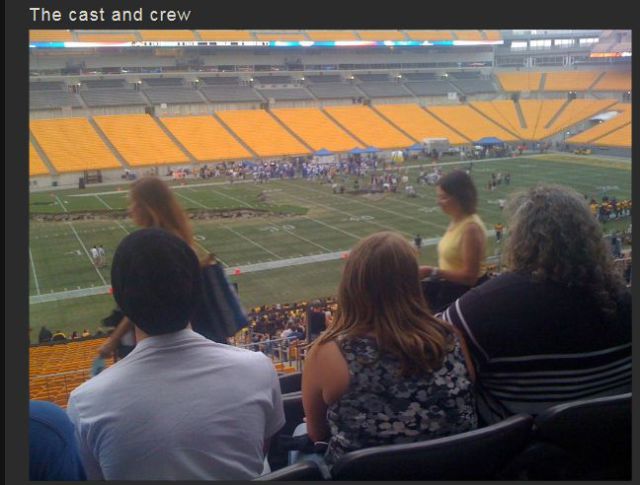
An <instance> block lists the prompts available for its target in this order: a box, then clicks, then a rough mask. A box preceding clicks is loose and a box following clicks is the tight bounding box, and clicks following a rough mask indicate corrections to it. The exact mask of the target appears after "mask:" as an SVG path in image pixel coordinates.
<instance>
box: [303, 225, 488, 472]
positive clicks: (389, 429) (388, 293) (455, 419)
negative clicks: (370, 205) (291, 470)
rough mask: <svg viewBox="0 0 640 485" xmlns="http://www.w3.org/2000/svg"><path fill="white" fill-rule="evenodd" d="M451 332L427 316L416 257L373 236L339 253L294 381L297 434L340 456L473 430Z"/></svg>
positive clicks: (465, 378)
mask: <svg viewBox="0 0 640 485" xmlns="http://www.w3.org/2000/svg"><path fill="white" fill-rule="evenodd" d="M463 345H464V344H463V342H462V341H461V339H460V338H459V337H458V335H457V334H456V332H455V330H454V329H453V327H451V326H450V325H448V324H447V323H445V322H443V321H441V320H438V319H437V318H435V317H434V316H433V315H432V314H431V312H430V311H429V308H428V307H427V304H426V302H425V300H424V297H423V295H422V292H421V289H420V282H419V278H418V255H417V250H416V249H415V248H414V247H413V246H412V245H411V244H410V243H409V242H408V241H406V240H404V238H402V236H400V235H398V234H395V233H392V232H380V233H377V234H373V235H371V236H369V237H367V238H365V239H363V240H362V241H360V242H359V243H358V244H357V245H356V246H355V248H354V249H353V250H352V251H351V253H350V254H349V257H348V259H347V261H346V265H345V268H344V272H343V275H342V280H341V282H340V286H339V290H338V308H337V311H336V315H335V319H334V321H333V322H332V323H331V325H330V326H329V327H328V329H327V330H326V331H325V332H324V333H322V334H321V335H320V337H319V338H318V339H317V340H316V341H315V342H314V344H313V345H312V346H311V349H310V351H309V355H308V357H307V359H306V362H305V367H304V372H303V376H302V399H303V405H304V410H305V415H306V425H307V433H308V435H309V438H310V439H311V440H312V441H314V442H318V441H328V447H327V452H326V455H325V460H326V463H327V464H329V465H332V464H333V463H335V461H336V460H337V459H338V458H339V457H340V456H341V455H342V454H344V453H346V452H349V451H353V450H357V449H360V448H366V447H371V446H377V445H384V444H392V443H407V442H412V441H419V440H426V439H430V438H435V437H439V436H446V435H450V434H455V433H460V432H464V431H468V430H470V429H473V428H475V427H476V426H477V420H476V413H475V401H474V394H473V390H472V387H473V385H472V380H473V370H472V368H471V365H470V363H469V361H467V360H466V358H465V350H464V347H463Z"/></svg>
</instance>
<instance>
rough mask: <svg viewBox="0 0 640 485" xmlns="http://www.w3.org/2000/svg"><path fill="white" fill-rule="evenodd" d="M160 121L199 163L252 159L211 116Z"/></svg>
mask: <svg viewBox="0 0 640 485" xmlns="http://www.w3.org/2000/svg"><path fill="white" fill-rule="evenodd" d="M160 121H161V122H162V123H163V124H164V125H165V126H166V127H167V128H168V129H169V131H171V133H173V135H174V136H175V137H176V138H177V139H178V141H179V142H180V143H182V144H183V145H184V147H185V148H186V149H187V150H188V151H189V153H191V154H192V155H193V156H194V157H195V158H196V159H197V160H198V161H200V162H207V161H218V160H236V159H240V158H251V157H252V155H251V154H250V153H249V152H248V151H247V150H246V149H245V148H244V147H243V146H242V145H241V144H240V143H239V142H238V141H237V140H236V139H235V138H234V137H233V136H232V135H231V134H229V132H228V131H227V130H226V129H225V128H224V127H223V126H222V125H221V124H220V123H218V121H217V120H216V119H215V118H213V117H212V116H181V117H175V118H173V117H168V118H161V120H160Z"/></svg>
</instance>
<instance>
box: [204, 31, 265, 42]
mask: <svg viewBox="0 0 640 485" xmlns="http://www.w3.org/2000/svg"><path fill="white" fill-rule="evenodd" d="M198 34H200V38H201V39H202V40H220V41H231V40H255V38H254V37H253V35H252V34H251V32H249V31H248V30H198Z"/></svg>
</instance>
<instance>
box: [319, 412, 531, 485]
mask: <svg viewBox="0 0 640 485" xmlns="http://www.w3.org/2000/svg"><path fill="white" fill-rule="evenodd" d="M532 421H533V419H532V418H531V416H529V415H526V414H518V415H515V416H512V417H510V418H508V419H506V420H504V421H502V422H499V423H497V424H494V425H491V426H487V427H485V428H479V429H476V430H473V431H468V432H466V433H460V434H456V435H452V436H447V437H444V438H436V439H432V440H428V441H419V442H416V443H408V444H396V445H385V446H376V447H372V448H365V449H361V450H357V451H352V452H349V453H345V454H344V455H343V456H342V457H341V458H340V459H339V460H338V461H337V462H336V463H335V464H334V466H333V468H332V469H331V476H332V478H333V479H334V480H394V481H396V480H491V479H496V478H498V477H499V474H500V472H501V471H502V469H503V468H504V467H505V466H506V465H507V464H508V463H509V462H510V461H511V460H512V458H514V457H515V456H516V455H517V454H518V453H520V452H521V451H522V450H523V449H524V448H525V446H526V445H527V442H528V439H529V436H530V434H531V424H532Z"/></svg>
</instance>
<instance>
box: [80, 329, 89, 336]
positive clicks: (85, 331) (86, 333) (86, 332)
mask: <svg viewBox="0 0 640 485" xmlns="http://www.w3.org/2000/svg"><path fill="white" fill-rule="evenodd" d="M82 336H83V337H91V332H89V330H87V329H86V328H85V329H83V330H82Z"/></svg>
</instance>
